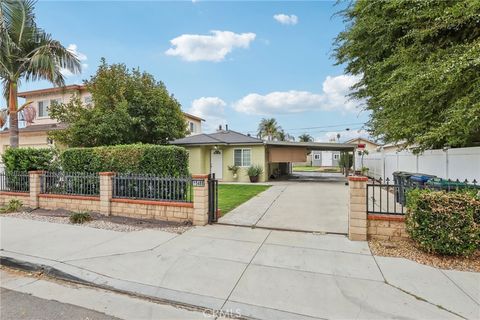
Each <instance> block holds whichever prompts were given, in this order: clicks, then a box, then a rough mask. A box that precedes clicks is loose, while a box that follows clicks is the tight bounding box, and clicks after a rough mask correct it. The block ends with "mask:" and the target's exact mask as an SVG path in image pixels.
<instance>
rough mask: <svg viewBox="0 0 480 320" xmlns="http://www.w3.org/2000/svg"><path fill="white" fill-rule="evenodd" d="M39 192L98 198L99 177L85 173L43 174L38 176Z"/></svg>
mask: <svg viewBox="0 0 480 320" xmlns="http://www.w3.org/2000/svg"><path fill="white" fill-rule="evenodd" d="M40 192H41V193H47V194H64V195H78V196H98V195H99V194H100V176H99V175H98V173H87V172H70V173H67V172H45V173H42V174H41V175H40Z"/></svg>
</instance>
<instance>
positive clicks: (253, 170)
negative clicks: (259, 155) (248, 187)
mask: <svg viewBox="0 0 480 320" xmlns="http://www.w3.org/2000/svg"><path fill="white" fill-rule="evenodd" d="M262 173H263V168H262V167H261V166H258V165H253V166H250V167H249V168H248V171H247V174H248V176H249V177H250V182H258V177H259V176H260V175H261V174H262Z"/></svg>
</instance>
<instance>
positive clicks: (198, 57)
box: [165, 30, 256, 62]
mask: <svg viewBox="0 0 480 320" xmlns="http://www.w3.org/2000/svg"><path fill="white" fill-rule="evenodd" d="M210 33H211V34H210V35H199V34H182V35H181V36H178V37H176V38H174V39H172V40H170V43H171V45H172V48H170V49H168V50H167V51H165V54H167V55H169V56H178V57H181V58H182V59H183V60H186V61H215V62H218V61H222V60H224V59H225V56H226V55H227V54H229V53H230V52H232V50H233V49H234V48H244V49H246V48H248V47H249V46H250V42H252V41H253V40H255V37H256V34H255V33H251V32H249V33H234V32H231V31H218V30H212V31H210Z"/></svg>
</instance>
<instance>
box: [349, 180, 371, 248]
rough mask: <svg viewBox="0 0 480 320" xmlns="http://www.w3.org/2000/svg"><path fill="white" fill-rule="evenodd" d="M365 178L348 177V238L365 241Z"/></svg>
mask: <svg viewBox="0 0 480 320" xmlns="http://www.w3.org/2000/svg"><path fill="white" fill-rule="evenodd" d="M367 181H368V178H367V177H361V176H350V177H348V185H349V189H350V190H349V205H348V238H349V239H350V240H354V241H359V240H363V241H364V240H367Z"/></svg>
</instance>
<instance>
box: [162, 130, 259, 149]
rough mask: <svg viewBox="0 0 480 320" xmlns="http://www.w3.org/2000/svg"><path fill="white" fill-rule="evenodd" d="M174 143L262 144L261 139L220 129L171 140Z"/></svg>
mask: <svg viewBox="0 0 480 320" xmlns="http://www.w3.org/2000/svg"><path fill="white" fill-rule="evenodd" d="M170 144H176V145H212V144H263V140H261V139H257V138H254V137H250V136H247V135H244V134H242V133H240V132H236V131H232V130H222V131H218V132H215V133H211V134H206V133H202V134H197V135H193V136H190V137H185V138H181V139H177V140H174V141H171V142H170Z"/></svg>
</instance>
